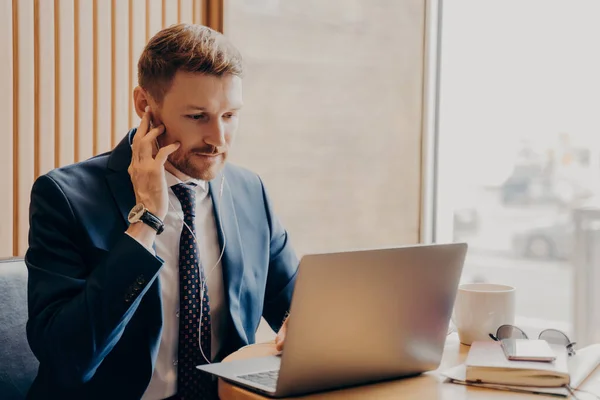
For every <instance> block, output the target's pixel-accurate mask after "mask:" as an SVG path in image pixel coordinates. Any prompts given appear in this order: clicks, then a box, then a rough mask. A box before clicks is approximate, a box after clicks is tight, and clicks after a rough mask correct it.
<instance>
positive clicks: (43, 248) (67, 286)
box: [26, 130, 298, 399]
mask: <svg viewBox="0 0 600 400" xmlns="http://www.w3.org/2000/svg"><path fill="white" fill-rule="evenodd" d="M134 133H135V130H132V131H130V132H129V133H128V135H127V136H126V137H125V138H124V139H123V140H122V141H121V143H119V145H118V146H117V147H115V149H114V150H113V151H112V152H110V153H107V154H103V155H100V156H97V157H94V158H92V159H90V160H87V161H84V162H81V163H78V164H75V165H70V166H67V167H64V168H60V169H56V170H54V171H52V172H50V173H48V174H47V175H44V176H41V177H40V178H39V179H37V180H36V182H35V184H34V186H33V190H32V193H31V206H30V224H31V227H30V233H29V249H28V251H27V254H26V263H27V267H28V271H29V286H28V290H29V293H28V301H29V304H28V305H29V320H28V323H27V338H28V340H29V344H30V346H31V349H32V350H33V353H34V354H35V356H36V357H37V358H38V360H39V361H40V367H39V371H38V375H37V377H36V379H35V381H34V383H33V385H32V387H31V389H30V391H29V395H28V398H31V399H41V398H44V399H47V398H60V399H109V398H110V399H139V398H140V397H141V396H142V395H143V393H144V391H145V390H146V388H147V386H148V384H149V382H150V378H151V376H152V371H153V368H154V363H155V360H156V356H157V353H158V347H159V342H160V335H161V330H162V326H163V321H162V308H161V295H160V290H161V289H160V282H159V279H157V278H158V273H159V270H160V268H161V266H162V264H163V262H162V260H161V259H160V258H157V257H154V256H153V255H152V254H151V253H150V252H148V251H147V250H146V249H145V248H144V247H142V246H141V245H140V244H139V243H138V242H136V241H135V240H134V239H132V238H131V237H129V236H128V235H126V234H125V233H124V232H125V230H126V229H127V220H126V217H127V214H128V212H129V210H130V209H131V208H132V207H133V206H134V204H135V196H134V192H133V188H132V185H131V181H130V178H129V175H128V173H127V168H128V166H129V163H130V160H131V148H130V138H131V137H132V135H133V134H134ZM222 173H224V174H225V177H226V180H225V187H224V191H223V197H222V199H221V201H220V202H219V201H218V199H217V198H218V196H215V195H214V194H215V193H216V194H218V192H219V185H220V178H221V177H220V176H217V177H216V178H215V180H214V182H210V183H209V187H210V194H211V196H213V204H214V213H215V217H216V221H217V224H218V222H219V221H221V222H222V224H223V229H224V231H225V236H226V239H227V243H226V246H225V253H224V255H223V261H222V264H223V279H224V284H225V291H226V299H227V302H228V307H229V317H230V319H229V326H230V327H231V329H230V331H229V333H228V337H226V338H223V339H224V343H225V345H224V347H225V350H224V351H223V352H222V354H219V355H218V356H217V359H221V358H222V357H224V356H225V355H226V354H228V353H230V352H233V351H235V350H236V349H238V348H240V347H241V346H244V345H246V344H249V343H253V342H254V335H255V332H256V328H257V327H258V324H259V322H260V318H261V316H264V317H265V318H266V320H267V321H268V322H269V324H270V325H271V327H272V328H274V329H275V330H278V329H279V327H280V325H281V323H282V320H283V318H284V315H285V312H286V311H287V310H288V309H289V305H290V301H291V296H292V291H293V287H294V282H295V277H296V272H297V268H298V260H297V258H296V255H295V254H294V251H293V250H292V247H291V246H290V243H289V240H288V235H287V233H286V231H285V230H284V228H283V227H282V226H281V224H280V223H279V221H278V219H277V218H276V217H275V215H274V213H273V210H272V207H271V203H270V202H269V199H268V197H267V194H266V192H265V189H264V187H263V185H262V182H261V180H260V178H259V177H258V176H257V175H256V174H254V173H251V172H249V171H247V170H244V169H242V168H239V167H235V166H232V165H227V166H226V167H225V168H224V170H223V172H222ZM219 235H220V242H221V245H222V243H223V237H222V234H221V232H219Z"/></svg>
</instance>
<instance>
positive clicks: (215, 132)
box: [204, 120, 227, 149]
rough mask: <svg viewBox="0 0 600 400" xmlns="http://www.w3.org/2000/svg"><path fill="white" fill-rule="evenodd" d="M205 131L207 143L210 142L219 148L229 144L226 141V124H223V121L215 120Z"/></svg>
mask: <svg viewBox="0 0 600 400" xmlns="http://www.w3.org/2000/svg"><path fill="white" fill-rule="evenodd" d="M205 133H206V136H205V137H204V142H205V143H206V144H210V145H212V146H215V147H217V148H219V149H221V148H222V147H224V146H225V145H226V144H227V142H226V141H225V125H224V124H223V121H221V120H213V121H212V122H211V123H210V126H209V127H208V130H207V131H205Z"/></svg>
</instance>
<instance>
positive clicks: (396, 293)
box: [277, 243, 467, 395]
mask: <svg viewBox="0 0 600 400" xmlns="http://www.w3.org/2000/svg"><path fill="white" fill-rule="evenodd" d="M466 251H467V245H466V244H464V243H457V244H446V245H419V246H410V247H401V248H393V249H378V250H363V251H352V252H340V253H329V254H315V255H306V256H304V257H303V258H302V260H301V262H300V267H299V272H298V279H297V281H296V286H295V289H294V296H293V300H292V306H291V310H290V313H291V316H292V317H291V318H290V321H289V323H288V332H287V337H286V344H285V350H284V352H283V356H282V360H281V370H280V372H279V380H278V382H277V393H278V395H287V394H293V393H298V392H299V391H301V392H311V391H317V390H321V389H327V388H332V387H338V386H346V385H353V384H360V383H365V382H370V381H377V380H383V379H389V378H394V377H399V376H407V375H412V374H417V373H421V372H424V371H428V370H433V369H436V368H437V367H438V366H439V363H440V361H441V356H442V352H443V348H444V343H445V340H446V335H447V329H448V324H449V320H450V316H451V313H452V308H453V305H454V299H455V297H456V291H457V287H458V284H459V280H460V275H461V272H462V267H463V263H464V259H465V255H466ZM299 388H302V389H301V390H298V389H299Z"/></svg>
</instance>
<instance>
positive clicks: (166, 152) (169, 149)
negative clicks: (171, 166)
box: [156, 142, 179, 165]
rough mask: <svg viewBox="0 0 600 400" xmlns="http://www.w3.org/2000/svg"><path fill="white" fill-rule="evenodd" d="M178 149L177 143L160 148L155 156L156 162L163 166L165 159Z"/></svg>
mask: <svg viewBox="0 0 600 400" xmlns="http://www.w3.org/2000/svg"><path fill="white" fill-rule="evenodd" d="M178 148H179V142H175V143H171V144H170V145H168V146H165V147H163V148H161V149H160V150H159V151H158V154H157V155H156V161H158V162H159V163H160V164H161V165H165V162H166V161H167V158H168V157H169V156H170V155H171V154H173V153H174V152H175V151H176V150H177V149H178Z"/></svg>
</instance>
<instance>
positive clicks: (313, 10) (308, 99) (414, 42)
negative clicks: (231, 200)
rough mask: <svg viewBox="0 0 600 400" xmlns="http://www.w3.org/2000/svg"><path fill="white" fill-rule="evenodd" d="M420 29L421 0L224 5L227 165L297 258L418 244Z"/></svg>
mask: <svg viewBox="0 0 600 400" xmlns="http://www.w3.org/2000/svg"><path fill="white" fill-rule="evenodd" d="M424 21H425V4H424V2H423V1H421V0H411V1H388V0H374V1H369V2H366V1H364V0H327V1H322V0H287V1H279V0H229V1H227V2H225V13H224V31H225V33H226V34H227V36H228V37H229V38H230V39H231V40H232V41H233V43H235V45H236V46H237V47H238V48H239V49H240V51H241V52H242V55H243V57H244V59H245V67H246V73H245V75H246V76H245V78H244V103H245V105H244V110H243V111H242V114H241V119H240V132H239V134H238V137H237V138H236V143H235V146H234V148H233V154H232V159H233V160H232V161H233V162H234V163H237V164H240V165H243V166H246V167H248V168H250V169H252V170H254V171H255V172H257V173H259V174H260V176H261V177H262V179H263V180H264V182H265V184H266V187H267V189H268V191H269V194H270V197H271V199H272V200H273V203H274V207H275V211H276V212H277V214H278V216H279V217H280V219H281V220H282V222H283V224H284V226H285V227H286V228H287V229H288V231H289V233H290V235H291V240H292V243H293V245H294V248H295V249H296V251H297V253H298V255H299V256H301V255H303V254H306V253H310V252H323V251H338V250H348V249H356V248H371V247H383V246H397V245H399V244H407V243H416V242H418V241H419V236H420V213H421V195H420V188H421V162H422V160H421V121H422V100H423V99H422V87H423V65H424V60H423V41H424V37H423V36H424V30H425V29H424ZM270 334H272V333H271V332H269V330H268V328H266V326H265V325H264V324H263V325H262V326H261V329H259V332H258V333H257V340H265V339H267V338H268V337H269V335H270Z"/></svg>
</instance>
